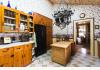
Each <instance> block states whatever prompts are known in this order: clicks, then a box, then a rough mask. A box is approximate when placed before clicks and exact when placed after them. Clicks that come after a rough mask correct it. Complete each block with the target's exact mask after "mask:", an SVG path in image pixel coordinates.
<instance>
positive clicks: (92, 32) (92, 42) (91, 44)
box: [73, 18, 95, 56]
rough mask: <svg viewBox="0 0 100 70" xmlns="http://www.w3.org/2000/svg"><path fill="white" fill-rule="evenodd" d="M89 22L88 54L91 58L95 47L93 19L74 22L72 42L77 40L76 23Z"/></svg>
mask: <svg viewBox="0 0 100 70" xmlns="http://www.w3.org/2000/svg"><path fill="white" fill-rule="evenodd" d="M84 21H85V22H86V21H89V22H90V54H91V55H92V56H94V55H95V47H94V44H95V43H94V18H86V19H80V20H74V23H73V24H74V31H73V33H74V41H75V43H76V38H77V30H76V23H78V22H84Z"/></svg>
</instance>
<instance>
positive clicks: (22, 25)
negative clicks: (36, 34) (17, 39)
mask: <svg viewBox="0 0 100 70" xmlns="http://www.w3.org/2000/svg"><path fill="white" fill-rule="evenodd" d="M33 28H34V27H33V16H32V15H30V14H27V13H24V12H22V11H19V10H16V9H12V8H9V7H6V6H3V5H0V32H24V31H25V29H28V30H29V31H30V32H33V31H34V29H33Z"/></svg>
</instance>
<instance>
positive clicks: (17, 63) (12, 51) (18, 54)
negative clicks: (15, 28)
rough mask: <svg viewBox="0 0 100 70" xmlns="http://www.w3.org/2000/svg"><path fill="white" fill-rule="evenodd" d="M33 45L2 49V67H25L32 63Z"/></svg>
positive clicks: (0, 53) (0, 55) (0, 63)
mask: <svg viewBox="0 0 100 70" xmlns="http://www.w3.org/2000/svg"><path fill="white" fill-rule="evenodd" d="M32 46H33V45H32V44H26V45H21V46H16V47H14V48H5V49H0V67H23V66H27V65H28V64H30V63H31V62H32Z"/></svg>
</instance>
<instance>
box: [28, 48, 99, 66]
mask: <svg viewBox="0 0 100 70" xmlns="http://www.w3.org/2000/svg"><path fill="white" fill-rule="evenodd" d="M50 55H51V51H50V50H49V51H48V52H47V53H46V54H43V55H41V56H39V57H37V58H35V60H34V61H33V63H32V64H30V65H29V66H27V67H100V59H98V58H96V57H91V56H90V55H88V54H87V53H86V49H84V48H80V49H79V50H78V52H77V53H76V54H75V56H73V57H72V59H71V62H69V63H68V64H67V65H66V66H62V65H60V64H57V63H55V62H52V61H51V56H50Z"/></svg>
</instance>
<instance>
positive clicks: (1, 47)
mask: <svg viewBox="0 0 100 70" xmlns="http://www.w3.org/2000/svg"><path fill="white" fill-rule="evenodd" d="M30 43H34V41H29V42H16V43H11V44H3V45H0V49H3V48H10V47H15V46H20V45H25V44H30Z"/></svg>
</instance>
